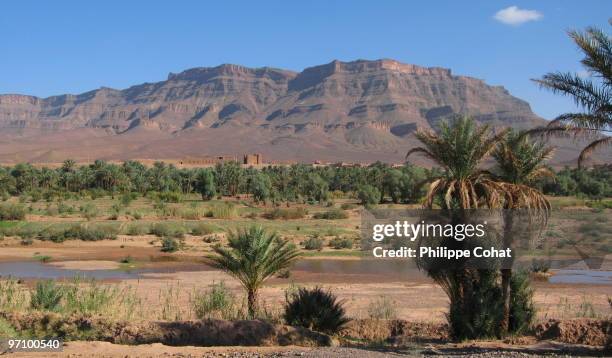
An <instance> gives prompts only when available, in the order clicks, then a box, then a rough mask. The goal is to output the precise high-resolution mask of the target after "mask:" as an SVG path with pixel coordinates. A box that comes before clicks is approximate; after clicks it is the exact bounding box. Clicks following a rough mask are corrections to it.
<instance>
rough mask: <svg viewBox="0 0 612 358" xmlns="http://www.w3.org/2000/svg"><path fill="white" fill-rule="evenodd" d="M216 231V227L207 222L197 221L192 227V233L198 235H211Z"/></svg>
mask: <svg viewBox="0 0 612 358" xmlns="http://www.w3.org/2000/svg"><path fill="white" fill-rule="evenodd" d="M214 232H215V228H214V227H213V226H212V225H210V224H207V223H202V222H200V223H197V224H196V225H195V226H194V227H192V228H191V234H192V235H196V236H204V235H210V234H212V233H214Z"/></svg>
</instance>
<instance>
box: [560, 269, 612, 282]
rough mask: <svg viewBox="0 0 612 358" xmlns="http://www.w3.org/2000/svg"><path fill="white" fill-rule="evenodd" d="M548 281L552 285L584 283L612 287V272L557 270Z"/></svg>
mask: <svg viewBox="0 0 612 358" xmlns="http://www.w3.org/2000/svg"><path fill="white" fill-rule="evenodd" d="M554 273H555V274H554V275H553V276H552V277H550V278H549V279H548V281H549V282H550V283H584V284H592V285H612V271H597V270H555V271H554Z"/></svg>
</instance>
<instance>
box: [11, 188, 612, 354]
mask: <svg viewBox="0 0 612 358" xmlns="http://www.w3.org/2000/svg"><path fill="white" fill-rule="evenodd" d="M225 201H227V202H230V203H232V205H234V209H235V211H234V212H233V213H232V214H231V215H232V217H231V218H215V217H212V218H206V217H202V218H200V219H199V220H189V219H185V218H182V217H181V216H186V215H187V214H185V212H186V211H187V210H195V211H196V212H201V213H204V212H205V211H206V210H207V209H206V208H207V207H211V208H212V207H214V206H215V205H220V202H213V203H207V204H197V206H196V205H194V204H191V203H193V202H197V198H195V197H190V198H188V199H187V200H185V201H184V202H182V203H179V204H172V207H175V208H177V209H176V210H169V212H173V213H174V214H170V215H175V216H171V217H168V216H167V215H168V214H163V215H166V216H164V217H163V218H160V217H159V215H162V214H161V213H160V211H159V210H156V209H154V208H153V207H152V204H151V202H150V200H149V199H147V198H140V199H137V200H135V201H134V202H132V203H130V205H129V209H126V210H125V211H124V213H123V214H121V215H119V216H118V217H113V214H112V208H111V206H112V203H113V202H114V200H113V199H112V198H110V197H104V198H98V199H95V200H94V201H93V203H94V204H95V207H96V208H98V210H99V211H98V212H97V213H96V215H95V217H93V218H90V219H89V220H87V219H85V218H83V215H84V214H82V213H79V212H70V211H67V212H64V213H63V214H56V212H55V209H54V207H53V205H51V206H49V205H48V204H47V203H44V202H39V203H32V210H31V213H30V214H28V215H27V221H25V222H22V223H20V224H17V225H14V224H12V225H11V226H6V225H7V224H5V226H4V230H3V232H4V235H5V237H4V239H3V240H2V241H1V242H0V245H1V246H2V249H1V251H0V272H2V275H3V276H5V277H6V276H13V277H21V278H22V280H21V281H20V286H21V287H23V288H33V287H34V285H35V283H36V281H37V280H39V279H44V278H53V279H58V280H60V281H59V282H62V281H65V282H70V281H71V280H72V277H73V276H89V277H94V278H96V280H97V282H98V285H102V286H109V287H115V288H116V289H117V290H119V291H118V292H121V297H122V298H121V301H122V303H121V304H119V305H118V306H117V308H116V309H113V313H112V315H110V316H108V317H105V316H104V315H103V316H101V318H111V317H112V318H113V319H120V320H126V319H127V321H128V322H131V324H136V325H138V324H148V323H146V322H155V321H161V322H163V321H185V320H194V319H197V317H196V315H195V311H194V306H193V300H194V297H196V295H197V294H198V292H205V291H206V290H208V289H210V288H211V287H213V285H215V284H219V283H221V282H223V283H224V285H225V286H226V287H227V288H229V290H230V291H231V292H232V293H233V294H234V295H235V297H236V298H237V300H238V302H242V300H243V298H242V297H243V291H242V288H241V286H240V285H239V283H238V282H237V281H236V280H235V279H233V278H232V277H230V276H229V275H227V274H225V273H223V272H221V271H218V270H216V269H213V268H212V267H210V266H209V265H208V264H207V261H206V255H207V254H209V253H210V249H211V246H212V245H214V244H216V243H223V242H224V240H225V238H224V235H225V231H224V230H225V229H230V228H235V227H241V226H244V225H248V224H253V223H255V224H259V225H263V226H264V227H266V228H267V229H269V230H275V231H277V232H279V233H280V234H281V235H282V236H283V237H284V238H287V239H289V240H292V241H293V242H294V243H296V244H297V245H299V246H300V247H303V245H302V243H303V242H304V240H306V239H307V238H308V237H310V236H312V235H317V237H320V238H321V239H322V240H323V242H324V243H325V244H324V246H323V247H322V248H321V249H320V250H307V249H303V253H304V255H305V256H304V257H303V258H302V259H301V260H300V261H299V262H298V263H296V264H295V265H294V267H293V269H292V270H291V272H290V274H289V275H287V276H283V277H275V278H273V279H272V280H270V281H268V282H267V284H266V285H265V286H264V288H263V289H262V290H261V293H260V297H261V300H262V305H263V307H264V308H265V310H266V313H265V314H266V315H267V316H268V318H269V319H271V320H278V319H279V317H280V315H281V314H282V312H281V309H282V307H283V303H284V302H285V295H286V294H287V292H290V291H291V290H294V289H295V287H304V286H307V287H313V286H322V287H325V288H327V289H332V290H333V292H334V293H335V294H337V296H338V297H339V298H340V299H341V300H343V302H344V304H345V307H346V308H347V314H348V315H349V316H350V317H351V318H352V319H353V320H354V323H353V326H349V327H352V328H349V330H348V332H351V333H350V334H349V335H352V336H357V337H363V338H362V339H367V340H370V341H376V340H377V339H382V340H389V339H390V338H389V337H390V335H391V334H392V333H390V332H394V330H393V329H390V328H387V327H386V326H384V325H385V324H386V323H384V325H383V326H381V327H378V326H377V325H380V323H372V322H379V321H378V319H377V318H373V317H377V314H379V313H377V310H380V308H381V307H382V308H384V309H389V310H390V312H391V313H390V315H391V316H390V317H388V318H392V319H395V320H400V321H401V322H407V323H402V324H409V325H415V324H417V325H419V324H420V325H423V326H422V327H418V328H411V330H410V331H407V332H412V333H405V334H406V335H407V336H406V337H404V338H402V339H408V340H409V341H410V342H412V343H406V342H404V343H402V344H399V346H401V347H404V348H402V349H399V350H397V349H398V348H397V347H396V348H393V349H392V351H393V352H394V353H393V354H398V355H400V354H415V353H419V352H421V353H422V352H424V351H427V350H428V349H429V350H434V351H436V352H438V353H439V354H443V352H445V351H446V352H447V353H448V354H452V355H455V354H466V355H474V354H477V353H479V352H480V351H479V349H481V348H482V347H488V348H486V350H487V351H496V350H499V351H507V354H509V356H513V355H512V354H515V353H512V351H518V352H523V353H529V352H531V353H546V352H548V353H555V352H557V353H560V352H563V350H564V349H570V348H571V351H572V352H574V354H577V353H576V352H583V353H584V354H587V355H589V354H591V353H592V349H593V348H589V347H588V346H580V345H579V346H572V344H576V342H575V341H572V340H570V339H569V338H567V337H566V338H560V337H557V338H556V339H561V340H565V343H559V344H557V343H550V342H548V341H542V342H540V341H536V340H535V338H533V337H532V338H528V339H527V340H526V341H520V342H518V343H517V342H510V341H507V342H506V341H504V342H502V341H497V342H496V343H487V342H484V343H483V342H481V343H475V342H471V343H470V344H466V345H461V344H459V345H457V344H450V343H446V342H444V339H442V340H440V339H438V340H433V341H432V339H434V338H435V337H444V336H445V333H443V332H444V328H443V327H444V325H445V322H446V319H445V313H446V312H447V307H448V298H447V296H446V294H445V293H444V292H443V290H442V289H441V288H440V287H439V286H438V285H436V284H435V283H434V282H433V281H432V280H431V279H429V278H428V277H427V276H426V275H425V274H424V273H422V272H420V271H419V270H417V269H416V268H415V267H411V266H410V265H407V264H406V263H401V262H400V263H398V262H393V261H392V260H391V261H384V262H381V261H380V260H374V259H372V258H371V257H368V255H367V254H366V255H365V256H364V253H363V252H362V251H360V250H359V245H358V243H357V241H355V246H353V248H352V249H347V248H344V249H339V248H333V247H331V245H332V244H331V243H332V242H333V241H332V240H333V239H334V238H336V237H356V235H357V234H358V229H357V228H358V227H359V225H360V216H359V209H348V210H346V212H347V214H348V216H347V217H346V218H344V219H335V220H321V219H315V218H314V217H313V216H314V215H315V214H316V213H320V212H325V211H327V210H329V208H325V207H321V206H319V205H306V206H303V205H298V206H297V207H304V208H305V209H307V212H308V214H307V215H305V216H304V217H302V218H299V219H289V220H283V219H270V218H266V213H268V212H269V211H270V208H268V207H266V206H263V205H252V204H248V201H244V200H239V199H235V198H226V199H225ZM567 202H569V204H568V203H567ZM351 203H352V202H351V201H350V200H348V201H347V200H339V201H338V202H337V205H339V206H340V205H341V204H345V205H344V206H345V207H347V208H348V207H349V206H348V204H351ZM553 203H555V205H556V206H560V205H561V206H563V205H581V204H580V201H576V200H573V201H571V200H565V199H564V200H554V201H553ZM62 204H63V205H66V206H74V207H76V206H78V205H79V202H78V201H71V200H68V201H65V202H63V203H62ZM246 204H248V205H246ZM352 205H354V204H352ZM181 210H185V211H181ZM558 210H567V212H568V214H565V215H564V216H558V215H557V216H554V220H551V221H552V222H551V224H550V225H549V231H548V232H547V233H546V235H548V236H549V237H548V239H549V241H551V243H552V244H553V246H554V245H556V246H557V248H558V250H559V251H558V252H557V255H559V257H560V258H563V257H564V258H566V259H569V258H572V257H573V258H574V260H575V261H576V262H575V263H574V264H569V265H564V266H563V267H561V268H557V269H552V270H551V271H550V274H548V275H544V276H542V275H540V276H538V275H537V274H536V273H534V275H535V276H534V277H533V278H534V279H535V281H534V283H533V287H534V288H535V295H534V302H535V304H536V307H537V322H539V323H538V324H544V323H545V322H548V321H549V320H551V319H555V320H562V321H567V320H575V319H578V320H601V319H606V318H609V317H610V315H611V314H612V307H611V306H610V304H611V303H610V287H612V286H611V285H612V276H610V275H609V273H610V272H612V262H611V261H610V259H609V256H608V258H607V259H604V260H603V261H602V262H601V266H599V267H598V268H597V269H596V270H589V268H588V267H587V266H586V265H585V263H584V262H581V261H580V258H579V257H578V258H577V259H576V257H577V254H576V253H575V252H573V251H572V250H571V248H568V247H563V246H562V245H561V243H563V234H564V233H567V235H570V236H572V237H579V235H577V234H575V230H578V229H579V228H580V226H579V225H580V223H583V224H584V223H586V221H585V220H587V221H589V222H590V223H591V224H590V226H596V225H599V226H600V228H599V230H602V231H600V232H601V233H602V234H604V235H608V234H606V233H608V232H609V230H610V229H609V228H608V227H607V224H605V223H604V220H603V218H605V217H606V215H609V209H607V210H606V211H604V212H600V213H596V212H591V209H589V208H585V207H581V208H580V209H576V208H575V207H572V206H568V207H563V208H559V209H558ZM137 212H138V213H139V214H138V215H137V217H138V219H136V218H135V217H134V215H135V213H137ZM190 213H191V215H193V213H192V212H191V211H190ZM583 213H584V214H583ZM585 215H586V216H585ZM160 219H162V220H161V221H160ZM75 223H80V224H81V225H85V227H90V228H93V227H99V228H100V227H102V226H104V225H107V227H113V228H115V231H114V232H116V233H117V236H116V238H115V239H111V240H100V241H93V242H88V241H82V240H68V241H64V242H61V243H55V242H51V241H46V240H37V239H35V240H30V241H28V240H27V239H24V237H26V238H27V236H28V234H27V233H28V232H31V233H34V232H42V231H39V230H44V229H47V230H50V228H53V227H62V226H66V225H74V224H75ZM159 223H163V224H164V225H166V228H165V229H164V230H165V234H163V235H171V232H172V230H178V231H180V232H181V234H180V235H177V237H178V236H180V239H179V241H180V243H181V248H180V249H179V250H178V251H176V252H173V253H164V252H162V251H161V250H160V249H161V245H162V242H161V238H160V237H159V236H158V235H161V234H155V233H153V234H151V233H148V232H149V230H150V231H152V232H157V231H160V230H162V229H161V228H160V227H157V228H156V229H155V227H156V226H155V225H159ZM602 225H603V226H602ZM147 228H148V229H147ZM152 228H153V229H152ZM198 230H199V231H198ZM316 233H320V234H316ZM590 233H591V235H593V234H592V231H591V232H590ZM30 235H33V234H30ZM605 237H608V236H604V238H605ZM589 242H590V241H589ZM583 244H584V245H583V247H588V245H587V244H588V242H587V241H585V242H584V243H583ZM594 244H596V245H601V244H604V245H607V244H609V240H606V239H604V241H599V240H596V241H595V242H594ZM604 249H605V248H604ZM601 250H602V249H600V251H601ZM536 257H537V254H536ZM604 258H605V255H604ZM424 297H426V298H427V299H424ZM109 314H110V313H109ZM139 322H140V323H139ZM360 322H366V323H360ZM367 322H370V323H367ZM383 322H386V321H383ZM426 327H429V328H426ZM543 327H544V326H543ZM542 329H544V328H542ZM395 331H397V329H395ZM404 331H406V329H404ZM385 332H387V333H385ZM543 332H544V331H543ZM561 332H566V331H563V330H562V331H561ZM415 334H417V335H422V336H423V337H422V338H418V337H415V336H414V335H415ZM542 334H543V335H544V333H542ZM557 334H561V333H557ZM564 334H565V333H564ZM572 336H573V335H571V334H570V335H569V336H568V337H572ZM377 337H379V338H377ZM427 337H429V338H427ZM595 337H599V336H595ZM394 339H396V340H397V339H400V338H397V337H396V338H394ZM553 339H555V338H553ZM581 339H582V340H578V341H577V342H578V343H580V342H582V343H585V342H586V343H587V344H588V342H592V341H588V340H587V338H581ZM588 339H601V337H599V338H588ZM428 342H429V343H428ZM547 342H548V343H547ZM356 343H357V342H356V341H354V342H350V343H349V342H345V343H344V344H343V345H346V344H348V345H355V344H356ZM406 344H408V345H406ZM431 344H434V346H432V345H431ZM555 344H557V345H556V346H555ZM357 345H359V344H357ZM475 345H476V346H478V347H480V348H478V349H475V348H474V346H475ZM487 345H488V346H487ZM385 347H386V348H384V349H385V350H387V349H391V346H388V345H386V346H385ZM406 347H412V348H406ZM428 347H429V348H428ZM351 349H352V348H318V349H313V348H299V347H283V348H278V347H263V348H222V347H218V348H196V347H181V348H173V347H168V346H166V345H163V346H162V345H160V344H153V345H147V344H144V345H139V346H134V347H131V346H122V345H117V344H111V343H107V342H69V343H68V344H67V346H66V353H65V354H70V355H71V356H72V354H74V355H76V356H79V354H82V352H84V350H87V352H89V353H91V354H94V355H96V354H97V356H100V357H102V356H115V355H118V354H121V355H130V354H133V355H149V356H169V355H170V356H175V355H185V354H193V355H203V356H229V357H234V356H235V357H251V356H293V355H303V356H312V357H327V356H332V357H333V356H345V355H346V354H349V353H350V354H351V355H355V356H356V357H362V356H363V357H378V356H381V357H382V356H385V355H386V354H389V352H386V353H385V352H379V350H380V349H383V348H382V347H380V348H376V349H372V348H368V350H357V349H354V350H351ZM488 354H491V353H488ZM474 356H478V355H474ZM483 356H487V355H483Z"/></svg>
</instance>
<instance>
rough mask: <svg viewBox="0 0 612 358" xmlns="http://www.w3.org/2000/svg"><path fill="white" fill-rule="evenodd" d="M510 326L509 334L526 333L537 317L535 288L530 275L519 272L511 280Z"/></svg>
mask: <svg viewBox="0 0 612 358" xmlns="http://www.w3.org/2000/svg"><path fill="white" fill-rule="evenodd" d="M510 292H512V296H511V297H510V322H509V323H510V324H509V332H510V333H512V334H515V335H521V334H524V333H526V332H527V331H528V330H529V329H530V328H531V325H532V324H533V322H534V320H535V317H536V308H535V305H534V303H533V293H534V291H533V288H531V282H530V280H529V273H528V272H526V271H517V272H514V273H513V274H512V278H511V279H510Z"/></svg>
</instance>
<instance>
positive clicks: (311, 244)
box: [302, 237, 323, 250]
mask: <svg viewBox="0 0 612 358" xmlns="http://www.w3.org/2000/svg"><path fill="white" fill-rule="evenodd" d="M302 244H303V245H304V249H306V250H321V249H322V248H323V240H321V239H319V238H318V237H309V238H308V239H306V240H305V241H304V242H303V243H302Z"/></svg>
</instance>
